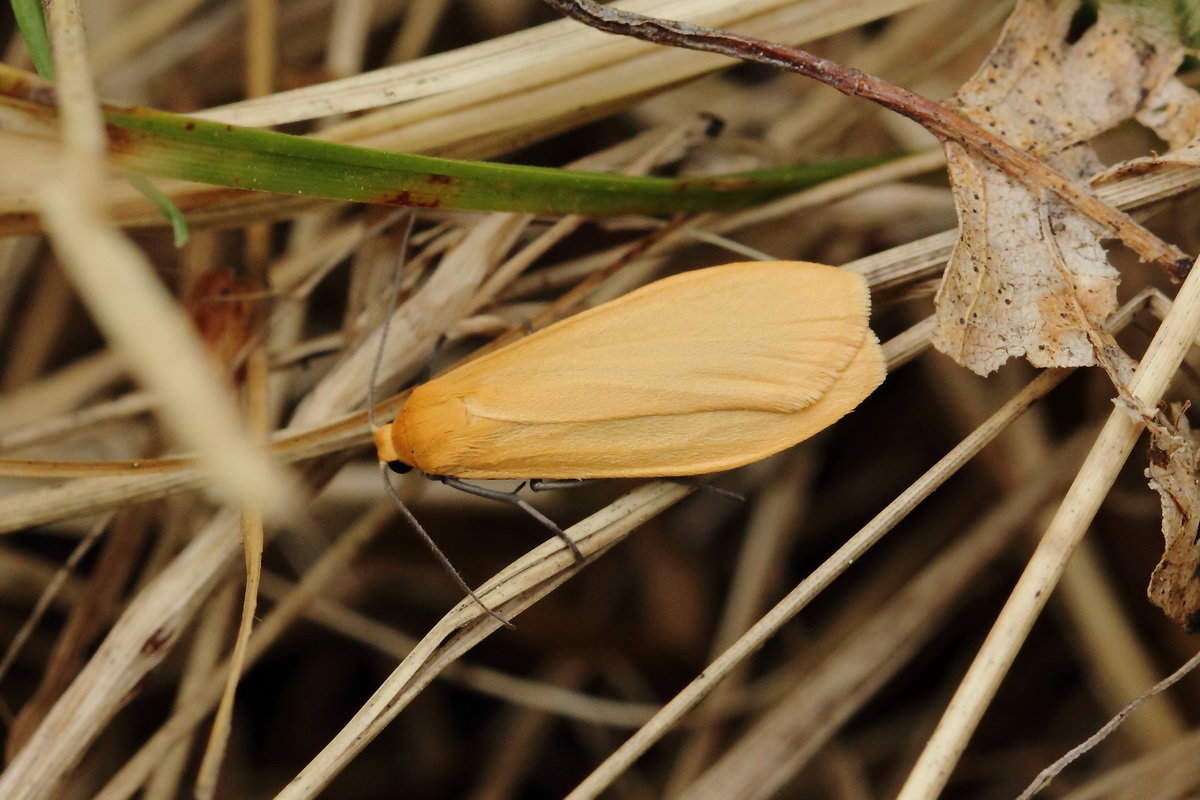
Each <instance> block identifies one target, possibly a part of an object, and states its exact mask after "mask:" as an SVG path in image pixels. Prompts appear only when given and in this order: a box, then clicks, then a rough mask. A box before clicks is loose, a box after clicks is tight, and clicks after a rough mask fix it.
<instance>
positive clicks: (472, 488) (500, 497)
mask: <svg viewBox="0 0 1200 800" xmlns="http://www.w3.org/2000/svg"><path fill="white" fill-rule="evenodd" d="M430 477H432V478H434V479H435V480H438V481H440V482H442V483H444V484H445V485H447V486H449V487H450V488H451V489H458V490H459V491H460V492H466V493H467V494H473V495H475V496H476V497H484V498H487V499H488V500H497V501H499V502H501V503H507V504H508V505H510V506H516V507H517V508H519V509H521V510H522V511H524V512H525V513H526V514H528V515H529V516H531V517H533V518H534V519H536V520H537V521H538V522H540V523H542V525H544V526H546V527H547V528H549V529H550V530H551V531H552V532H553V533H554V535H555V536H557V537H558V538H559V539H562V541H563V544H565V545H566V546H567V547H568V549H570V551H571V555H573V556H574V557H575V560H576V561H579V562H582V561H584V558H583V553H581V552H580V551H579V547H578V546H577V545H576V544H575V542H573V541H572V540H571V537H570V536H567V534H566V533H564V532H563V529H562V528H560V527H558V526H557V525H555V524H554V521H553V520H552V519H550V518H549V517H547V516H546V515H545V514H543V513H542V512H540V511H538V510H537V509H536V508H534V507H533V506H531V505H529V503H527V502H525V500H524V499H523V498H521V497H518V496H517V493H516V492H502V491H500V490H499V489H489V488H487V487H486V486H476V485H475V484H473V483H467V482H466V481H464V480H462V479H461V478H454V477H451V476H450V475H431V476H430Z"/></svg>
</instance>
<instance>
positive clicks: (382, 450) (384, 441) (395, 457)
mask: <svg viewBox="0 0 1200 800" xmlns="http://www.w3.org/2000/svg"><path fill="white" fill-rule="evenodd" d="M375 452H376V453H377V454H378V455H379V460H380V461H382V462H383V463H385V464H387V466H388V469H390V470H391V471H392V472H395V473H396V474H398V475H403V474H404V473H406V472H409V471H411V470H412V468H413V465H412V464H410V463H409V462H408V461H405V460H404V459H403V458H401V457H400V453H399V451H398V450H397V449H396V429H395V423H394V422H390V423H388V424H387V425H380V426H379V427H378V428H376V429H375Z"/></svg>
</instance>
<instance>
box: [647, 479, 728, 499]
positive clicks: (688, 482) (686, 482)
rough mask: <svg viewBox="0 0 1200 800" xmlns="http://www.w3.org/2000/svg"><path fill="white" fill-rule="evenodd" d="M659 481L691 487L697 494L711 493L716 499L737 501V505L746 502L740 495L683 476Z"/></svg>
mask: <svg viewBox="0 0 1200 800" xmlns="http://www.w3.org/2000/svg"><path fill="white" fill-rule="evenodd" d="M660 480H664V481H670V482H671V483H678V484H682V485H683V486H691V487H692V488H693V489H695V490H696V491H698V492H711V493H712V494H715V495H717V496H718V497H727V498H729V499H730V500H737V501H738V502H739V503H744V502H746V498H745V496H744V495H740V494H738V493H737V492H731V491H729V490H728V489H722V488H721V487H720V486H713V485H712V484H711V483H705V482H704V481H702V480H699V479H698V478H691V477H687V476H683V477H678V478H661V479H660Z"/></svg>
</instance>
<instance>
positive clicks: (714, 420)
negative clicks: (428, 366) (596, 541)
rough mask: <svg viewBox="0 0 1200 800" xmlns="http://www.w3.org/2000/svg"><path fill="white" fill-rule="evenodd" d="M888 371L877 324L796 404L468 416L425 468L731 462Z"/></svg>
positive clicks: (646, 468)
mask: <svg viewBox="0 0 1200 800" xmlns="http://www.w3.org/2000/svg"><path fill="white" fill-rule="evenodd" d="M884 374H885V370H884V362H883V351H882V350H881V348H880V347H879V344H878V342H877V341H876V339H875V336H874V334H870V335H868V337H867V339H866V340H865V341H864V342H863V346H862V347H860V348H859V350H858V351H857V353H856V355H855V357H854V358H853V359H852V360H851V362H850V364H849V365H847V367H846V369H845V370H844V371H843V372H842V374H841V375H839V376H838V378H837V380H835V381H834V383H833V385H832V386H831V387H830V389H829V391H827V392H826V393H825V394H824V395H823V396H822V397H820V398H819V399H818V400H817V401H816V402H814V403H813V404H811V405H809V406H807V407H806V408H803V409H801V410H800V411H797V412H792V413H774V412H768V411H754V410H746V409H730V410H719V411H710V412H705V413H695V414H685V415H674V414H673V415H664V416H648V417H628V418H621V419H613V420H607V421H599V422H546V423H538V424H512V423H506V422H497V421H495V420H489V419H481V418H473V419H470V420H469V421H467V420H466V419H465V418H463V417H459V418H458V421H457V422H454V423H453V424H452V425H451V426H449V428H448V429H447V430H446V432H445V433H444V434H443V435H437V434H435V435H433V436H431V437H430V439H429V441H428V446H427V447H428V449H427V456H428V457H429V458H430V459H431V461H430V463H429V465H428V467H426V469H427V470H431V471H433V472H435V473H445V474H453V475H458V476H460V477H463V478H479V479H483V478H615V477H627V478H636V477H662V476H678V475H702V474H705V473H709V472H716V471H719V470H724V469H732V468H734V467H739V466H742V465H743V464H748V463H750V462H752V461H757V460H759V459H761V458H766V457H767V456H769V455H772V454H774V453H777V452H779V451H780V450H783V449H785V448H788V447H791V446H792V445H794V444H796V443H797V442H800V441H803V440H804V439H807V438H809V437H810V436H812V435H814V434H816V433H818V432H820V431H821V430H824V429H825V428H827V427H828V426H830V425H832V424H833V423H834V422H836V421H837V420H838V419H840V418H841V417H842V416H844V415H845V414H847V413H849V412H850V411H851V410H853V409H854V408H855V407H856V406H857V405H858V404H859V403H861V402H862V401H863V399H864V398H866V397H867V395H869V394H870V393H871V392H872V391H874V390H875V388H876V387H877V386H878V385H879V384H880V383H881V382H882V381H883V379H884ZM454 407H455V403H453V402H451V403H447V404H446V408H447V409H452V408H454ZM458 409H461V405H459V406H458ZM418 427H419V428H420V429H422V430H425V431H427V432H433V431H434V430H435V429H436V428H437V424H436V421H435V420H432V419H430V420H428V421H423V422H418Z"/></svg>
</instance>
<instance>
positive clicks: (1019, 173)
mask: <svg viewBox="0 0 1200 800" xmlns="http://www.w3.org/2000/svg"><path fill="white" fill-rule="evenodd" d="M545 1H546V2H547V3H548V4H549V5H551V6H552V7H554V8H555V9H557V10H558V11H560V12H562V13H563V14H565V15H566V16H568V17H571V18H572V19H575V20H578V21H579V22H582V23H584V24H586V25H590V26H591V27H593V28H597V29H598V30H602V31H606V32H608V33H615V34H618V35H621V36H630V37H633V38H635V39H641V40H643V41H647V42H653V43H654V44H661V45H668V46H671V47H682V48H685V49H688V50H699V51H701V52H705V53H716V54H719V55H723V56H729V57H730V58H736V59H739V60H741V61H749V62H753V63H755V64H765V65H767V66H771V67H777V68H779V69H783V70H787V71H788V72H798V73H800V74H801V75H805V76H807V77H809V78H812V79H814V80H817V81H820V82H821V83H823V84H825V85H826V86H830V87H832V88H834V89H837V90H838V91H839V92H841V93H842V94H845V95H848V96H851V97H861V98H864V99H866V100H871V101H873V102H875V103H879V104H880V105H882V106H883V107H885V108H888V109H891V110H892V111H895V112H896V113H898V114H902V115H903V116H906V117H908V118H909V119H911V120H913V121H914V122H916V123H918V124H919V125H921V126H922V127H923V128H925V129H926V130H927V131H929V132H930V133H932V134H933V135H934V136H936V137H938V139H940V140H941V141H942V142H954V143H956V144H959V145H961V146H962V147H965V148H966V149H967V150H968V151H970V152H971V153H974V154H976V155H978V156H979V157H981V158H983V159H985V160H986V161H988V162H989V163H991V164H993V165H994V166H995V167H997V168H998V169H1000V170H1002V171H1003V172H1004V173H1006V174H1007V175H1010V176H1012V177H1013V178H1014V179H1016V180H1018V181H1020V182H1021V183H1023V184H1025V185H1026V186H1028V187H1029V188H1030V189H1033V190H1035V191H1036V190H1040V189H1044V190H1046V191H1049V192H1052V193H1053V194H1055V195H1056V196H1058V197H1059V198H1061V199H1062V200H1063V201H1065V202H1066V203H1068V204H1069V205H1071V206H1072V207H1073V208H1074V209H1075V210H1077V211H1078V212H1079V213H1081V214H1083V215H1085V216H1087V217H1089V218H1090V219H1092V220H1094V221H1096V222H1097V223H1098V224H1100V225H1101V226H1103V227H1104V228H1105V230H1107V231H1108V232H1109V233H1111V234H1112V235H1113V236H1115V237H1116V238H1118V239H1120V240H1121V241H1122V242H1124V243H1125V245H1126V246H1127V247H1129V249H1130V250H1133V251H1134V252H1135V253H1137V254H1138V256H1140V257H1141V258H1142V259H1143V260H1146V261H1155V262H1158V263H1159V264H1162V265H1163V266H1164V267H1165V268H1166V270H1167V274H1168V275H1169V276H1170V277H1171V278H1172V280H1180V279H1182V278H1183V276H1185V275H1186V274H1187V272H1188V270H1189V269H1190V268H1191V265H1192V261H1193V259H1192V258H1191V257H1189V256H1187V255H1186V254H1185V253H1184V252H1183V251H1182V250H1180V249H1179V248H1178V247H1175V246H1174V245H1172V244H1169V243H1167V242H1164V241H1163V240H1162V239H1160V238H1159V237H1157V236H1155V235H1154V234H1153V233H1151V232H1150V231H1148V230H1146V229H1145V228H1144V227H1142V226H1141V225H1140V224H1138V223H1137V222H1135V221H1134V220H1133V219H1131V218H1130V217H1129V215H1128V214H1126V213H1124V212H1123V211H1118V210H1117V209H1115V208H1113V207H1111V206H1109V205H1106V204H1105V203H1104V202H1102V201H1101V200H1100V199H1099V198H1098V197H1096V195H1094V194H1093V193H1092V192H1091V191H1089V190H1088V189H1086V188H1084V187H1083V186H1080V185H1079V184H1077V183H1075V182H1074V181H1072V180H1070V179H1069V178H1067V177H1066V176H1064V175H1063V174H1062V173H1060V172H1058V171H1057V170H1055V169H1054V168H1053V167H1050V166H1048V165H1046V164H1045V163H1043V162H1041V161H1039V160H1038V159H1036V158H1034V157H1033V156H1031V155H1029V154H1028V153H1024V152H1022V151H1020V150H1017V149H1016V148H1014V147H1012V146H1011V145H1009V144H1007V143H1006V142H1005V141H1004V140H1003V139H1000V138H999V137H997V136H994V135H993V134H991V133H988V132H987V131H985V130H983V129H982V128H980V127H979V126H978V125H976V124H975V123H973V122H971V121H970V120H968V119H966V118H965V117H962V116H960V115H958V114H955V113H954V112H953V111H950V110H949V109H947V108H946V107H945V106H943V105H941V104H940V103H937V102H935V101H933V100H930V99H929V98H928V97H923V96H922V95H919V94H917V93H915V92H911V91H909V90H908V89H905V88H903V87H900V86H897V85H895V84H893V83H889V82H888V81H885V80H883V79H881V78H876V77H875V76H873V75H868V74H866V73H865V72H860V71H859V70H856V69H854V68H853V67H847V66H845V65H843V64H839V63H837V62H836V61H831V60H829V59H827V58H821V57H820V56H816V55H813V54H812V53H809V52H806V51H804V50H800V49H798V48H795V47H788V46H786V45H782V44H777V43H775V42H769V41H766V40H764V39H756V38H754V37H752V36H742V35H740V34H736V33H730V32H728V31H720V30H715V29H713V28H706V27H703V26H701V25H694V24H692V23H690V22H678V21H675V20H669V19H660V18H657V17H647V16H643V15H641V14H635V13H633V12H630V11H623V10H621V9H617V8H612V7H611V6H604V5H601V4H599V3H597V2H595V1H594V0H545Z"/></svg>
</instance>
